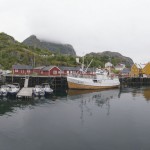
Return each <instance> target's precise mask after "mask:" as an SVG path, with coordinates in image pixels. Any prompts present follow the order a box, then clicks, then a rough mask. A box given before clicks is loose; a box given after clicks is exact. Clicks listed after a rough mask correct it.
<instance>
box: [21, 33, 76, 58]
mask: <svg viewBox="0 0 150 150" xmlns="http://www.w3.org/2000/svg"><path fill="white" fill-rule="evenodd" d="M23 44H25V45H28V46H33V47H34V48H40V49H47V50H50V51H52V52H54V53H61V54H66V55H73V56H75V55H76V52H75V50H74V48H73V47H72V45H70V44H60V43H54V42H47V41H41V40H39V39H38V38H37V37H36V36H35V35H32V36H30V37H28V38H27V39H25V40H24V41H23Z"/></svg>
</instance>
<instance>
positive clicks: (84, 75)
mask: <svg viewBox="0 0 150 150" xmlns="http://www.w3.org/2000/svg"><path fill="white" fill-rule="evenodd" d="M68 76H69V77H79V78H90V79H95V78H96V76H95V75H89V74H69V75H68Z"/></svg>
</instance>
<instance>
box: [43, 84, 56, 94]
mask: <svg viewBox="0 0 150 150" xmlns="http://www.w3.org/2000/svg"><path fill="white" fill-rule="evenodd" d="M42 88H43V89H44V91H45V94H46V95H49V94H52V93H53V89H51V88H50V85H49V84H48V83H42Z"/></svg>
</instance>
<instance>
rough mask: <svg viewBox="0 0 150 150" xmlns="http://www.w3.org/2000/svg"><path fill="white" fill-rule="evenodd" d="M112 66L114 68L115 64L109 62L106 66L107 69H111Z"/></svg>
mask: <svg viewBox="0 0 150 150" xmlns="http://www.w3.org/2000/svg"><path fill="white" fill-rule="evenodd" d="M112 66H113V64H112V63H110V62H107V63H106V64H105V68H109V67H112Z"/></svg>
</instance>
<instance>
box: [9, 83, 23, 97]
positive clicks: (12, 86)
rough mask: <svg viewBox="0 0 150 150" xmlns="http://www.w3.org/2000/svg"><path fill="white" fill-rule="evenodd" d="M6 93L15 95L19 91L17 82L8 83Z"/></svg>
mask: <svg viewBox="0 0 150 150" xmlns="http://www.w3.org/2000/svg"><path fill="white" fill-rule="evenodd" d="M7 86H8V95H16V94H17V93H18V92H19V91H20V85H19V84H18V83H13V84H8V85H7Z"/></svg>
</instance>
